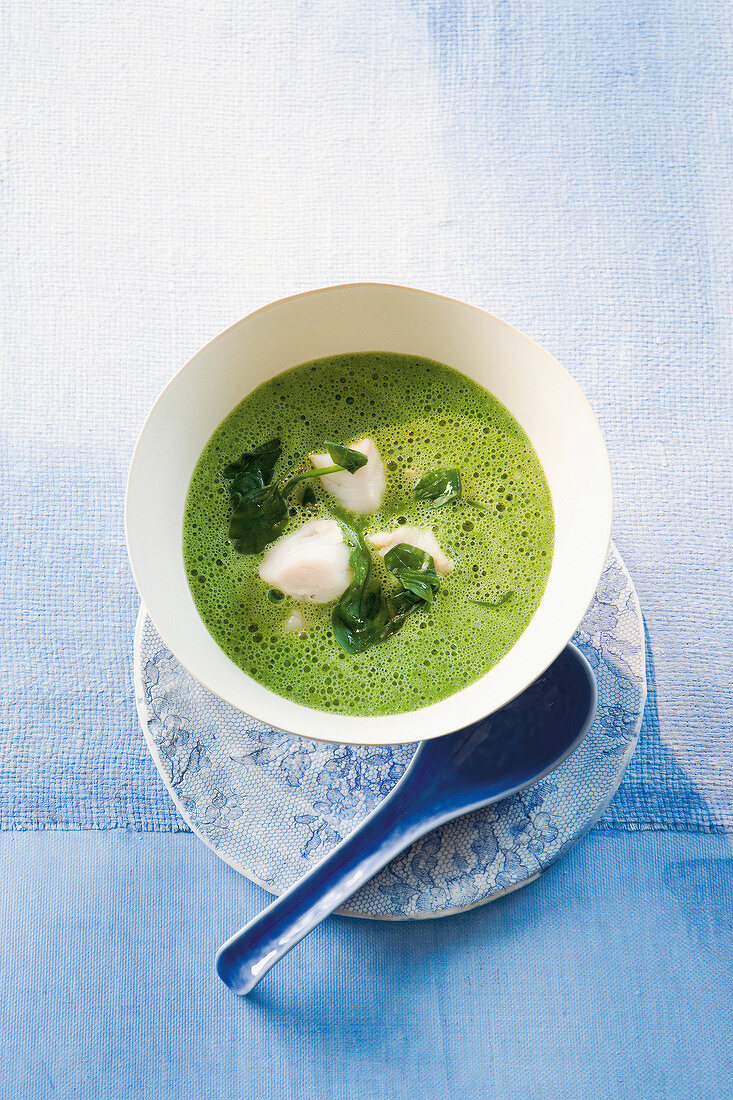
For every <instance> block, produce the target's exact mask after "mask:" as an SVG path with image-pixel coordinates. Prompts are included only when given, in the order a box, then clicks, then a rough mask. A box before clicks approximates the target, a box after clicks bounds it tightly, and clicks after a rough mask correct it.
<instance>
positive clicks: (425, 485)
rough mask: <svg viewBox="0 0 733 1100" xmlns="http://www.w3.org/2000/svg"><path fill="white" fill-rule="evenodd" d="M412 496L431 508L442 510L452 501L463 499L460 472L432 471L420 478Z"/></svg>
mask: <svg viewBox="0 0 733 1100" xmlns="http://www.w3.org/2000/svg"><path fill="white" fill-rule="evenodd" d="M412 495H413V496H414V498H415V500H422V501H424V502H425V504H427V505H429V507H431V508H442V507H443V505H444V504H448V503H449V502H450V501H451V500H460V499H461V475H460V473H459V471H458V470H430V471H429V472H428V473H427V474H424V475H423V476H422V477H421V478H420V480H419V481H418V483H417V485H416V486H415V488H414V489H413V490H412Z"/></svg>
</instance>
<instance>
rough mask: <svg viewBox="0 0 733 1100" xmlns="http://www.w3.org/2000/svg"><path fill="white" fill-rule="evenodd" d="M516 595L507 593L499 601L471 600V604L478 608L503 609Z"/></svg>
mask: <svg viewBox="0 0 733 1100" xmlns="http://www.w3.org/2000/svg"><path fill="white" fill-rule="evenodd" d="M513 595H514V592H505V593H504V595H503V596H499V599H498V600H472V599H470V598H469V601H468V602H469V603H475V604H476V606H477V607H502V606H503V605H504V604H505V603H508V602H509V600H510V599H511V598H512V596H513Z"/></svg>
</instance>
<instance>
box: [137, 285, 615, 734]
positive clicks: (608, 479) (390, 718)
mask: <svg viewBox="0 0 733 1100" xmlns="http://www.w3.org/2000/svg"><path fill="white" fill-rule="evenodd" d="M368 289H386V290H397V291H401V292H403V293H407V294H413V295H416V296H419V297H422V298H433V299H437V300H439V301H444V302H447V303H451V304H454V305H457V306H460V307H461V308H462V309H467V310H469V311H471V312H474V313H477V314H480V315H482V316H484V317H488V318H489V319H490V320H491V321H492V322H493V323H495V324H497V325H499V326H500V327H502V328H504V329H505V330H507V331H508V332H509V333H511V334H513V335H514V336H516V337H519V339H520V340H522V341H525V342H527V343H528V344H530V345H532V346H533V347H534V348H536V349H537V350H538V351H539V352H540V353H541V354H542V355H543V356H545V357H546V358H547V360H548V361H549V362H551V363H552V364H554V366H555V367H556V368H557V369H559V370H560V371H561V372H562V374H563V375H564V376H565V380H566V384H568V385H569V386H570V389H571V390H574V391H575V394H576V397H578V398H580V401H581V403H582V404H583V405H584V406H585V410H586V413H587V416H588V424H589V425H590V426H591V427H592V429H593V434H594V436H595V439H596V443H597V444H599V445H600V447H599V453H600V454H602V455H603V458H604V460H605V461H604V463H603V474H604V481H605V485H604V489H605V497H606V504H607V506H606V509H605V518H604V521H603V530H604V554H603V555H599V560H598V564H597V568H596V570H594V577H595V580H594V583H593V590H592V591H591V592H590V594H589V595H588V599H587V601H586V602H585V603H584V606H583V608H582V610H581V612H580V614H579V615H578V617H577V618H578V621H577V623H576V624H575V626H574V627H573V629H572V630H571V631H570V632H569V633H568V634H567V637H565V633H567V632H566V631H564V632H563V635H562V636H563V637H564V641H563V643H562V645H560V646H559V647H557V643H555V644H554V645H553V646H552V647H551V649H552V651H550V649H548V655H547V660H546V661H545V662H544V663H543V664H542V666H541V667H537V668H536V670H535V669H533V673H534V675H533V676H532V679H531V680H527V681H526V682H524V683H522V684H521V685H520V686H519V687H517V688H516V690H512V691H510V692H506V693H504V695H502V698H501V702H499V703H498V704H497V705H495V706H494V705H493V704H492V705H491V706H490V708H489V709H488V710H487V711H486V712H482V713H481V714H478V713H477V714H476V715H475V716H474V717H472V718H471V719H470V720H469V722H468V723H466V722H465V721H462V720H460V719H458V718H456V720H455V721H454V722H453V721H448V722H446V723H445V724H442V725H441V728H440V729H427V730H426V729H423V730H421V733H420V736H419V737H418V738H414V737H409V736H400V738H399V739H395V738H387V737H383V738H380V739H377V740H374V739H372V738H369V737H365V736H363V735H361V734H360V735H358V736H351V737H339V738H334V737H333V736H330V737H329V736H325V735H323V734H320V733H319V731H318V730H317V729H314V728H310V727H309V728H308V729H307V730H303V729H294V728H292V726H293V725H295V724H296V723H295V722H293V723H287V724H283V723H282V722H280V721H278V723H277V724H275V723H273V722H272V720H271V718H270V717H268V715H267V714H266V713H263V712H262V708H261V707H259V706H257V705H255V706H254V707H253V708H252V709H250V708H249V707H248V708H247V709H246V710H244V708H243V707H241V706H240V705H239V704H237V703H235V702H233V701H232V699H231V698H229V697H228V696H227V695H224V694H222V692H221V691H218V690H217V689H216V687H214V686H212V684H210V683H209V682H207V678H206V677H205V676H202V675H201V674H200V672H199V671H197V670H196V669H195V668H192V667H191V665H190V663H188V662H186V661H184V660H182V659H181V658H180V657H179V656H178V654H177V653H176V652H175V649H174V647H173V646H172V645H171V644H170V642H169V641H168V639H167V638H166V636H165V635H166V633H167V632H166V631H165V630H162V629H161V627H160V624H159V622H158V621H157V619H156V616H155V614H154V613H153V612H152V611H151V609H150V608H149V607H148V606H147V604H146V603H145V598H144V595H143V585H142V584H141V580H140V575H139V570H138V568H137V567H136V563H135V556H134V552H133V547H132V536H131V523H130V511H131V496H132V494H133V488H134V480H135V472H136V467H137V461H138V459H139V453H140V450H141V445H142V443H143V439H144V437H145V436H146V435H147V431H148V427H149V424H150V421H151V419H152V418H153V416H154V414H155V412H156V410H157V408H158V406H159V405H160V404H161V403H162V402H163V401H165V399H166V397H167V394H168V392H169V390H171V389H172V388H173V387H174V386H175V385H176V384H177V383H178V382H179V379H180V378H181V376H182V375H183V374H185V373H186V372H188V370H189V369H190V368H191V366H192V364H193V363H194V361H195V360H196V359H198V357H199V356H200V355H201V354H202V353H203V352H204V351H206V350H208V349H210V348H212V347H213V346H214V345H215V344H217V343H218V342H219V341H222V340H224V339H225V338H226V337H227V336H228V335H229V334H230V333H231V332H233V330H235V329H237V328H238V327H239V326H240V325H243V324H245V323H247V322H249V321H251V320H252V319H253V318H255V317H259V316H261V315H263V314H265V313H268V312H270V311H272V310H275V309H277V308H280V307H282V306H285V305H287V304H289V303H292V302H296V301H299V300H303V299H306V298H312V297H315V296H319V295H324V294H329V293H333V292H334V291H346V290H368ZM374 350H378V349H374ZM305 361H306V360H304V362H305ZM452 369H454V370H457V371H458V373H459V374H462V373H463V372H462V371H460V370H459V368H457V367H453V368H452ZM479 384H480V383H479ZM484 388H486V387H484ZM489 392H490V391H489ZM520 426H521V423H520ZM613 506H614V498H613V481H612V476H611V463H610V458H609V455H608V450H607V447H606V443H605V439H604V436H603V432H602V431H601V427H600V424H599V423H598V419H597V417H596V414H595V412H594V410H593V408H592V406H591V405H590V403H589V401H588V399H587V398H586V396H585V394H584V393H583V391H582V389H581V388H580V386H579V385H578V383H577V382H576V381H575V379H574V378H573V376H572V375H571V374H570V372H569V371H568V370H567V368H566V367H564V366H563V364H562V363H560V361H559V360H558V359H556V358H555V356H554V355H553V354H552V353H551V352H549V351H548V350H547V349H546V348H545V347H543V346H542V345H541V344H540V343H538V341H536V340H534V339H533V338H532V337H531V336H527V334H526V333H524V332H522V330H521V329H519V328H517V327H516V326H515V325H512V324H510V323H509V322H508V321H505V320H504V319H503V318H502V317H498V316H497V315H496V314H494V313H491V311H490V310H487V309H484V308H483V307H481V306H477V305H474V304H473V303H470V302H465V301H463V300H462V299H460V298H455V297H453V296H451V295H448V294H442V293H439V292H436V291H431V290H422V289H420V288H419V287H414V286H408V285H406V284H402V283H393V282H383V281H379V280H357V281H354V282H348V283H333V284H329V285H328V286H321V287H315V288H313V289H311V290H304V291H299V292H298V293H296V294H289V295H286V296H285V297H282V298H277V299H274V300H273V301H270V302H267V303H266V304H265V305H263V306H259V307H258V308H257V309H255V310H252V311H251V312H250V313H247V314H245V316H244V317H241V318H239V319H238V320H237V321H234V322H233V323H232V324H231V325H228V326H227V327H226V328H225V329H222V331H221V332H219V333H217V334H216V335H215V336H214V337H212V339H211V340H208V341H207V342H206V343H205V344H203V345H202V346H201V347H200V348H198V349H197V350H196V351H195V352H194V353H193V355H192V356H191V357H190V358H189V359H188V360H187V361H186V362H185V363H184V364H183V365H182V366H181V367H179V368H178V370H177V371H176V372H175V373H174V374H173V375H172V377H171V378H170V379H169V380H168V382H167V383H166V384H165V386H164V387H163V389H162V390H161V391H160V392H159V394H158V396H157V397H156V399H155V401H154V402H153V404H152V406H151V407H150V409H149V410H148V413H147V415H146V417H145V419H144V421H143V424H142V427H141V428H140V431H139V433H138V436H137V439H136V442H135V446H134V448H133V452H132V457H131V460H130V466H129V471H128V477H127V483H126V488H125V500H124V528H125V542H126V547H127V553H128V559H129V562H130V568H131V572H132V575H133V579H134V581H135V585H136V587H137V590H138V594H139V596H140V600H141V604H142V605H143V606H145V609H146V613H147V614H148V615H149V617H150V619H151V621H152V622H153V625H154V626H155V629H156V630H157V631H158V633H159V634H160V636H161V639H162V640H163V642H164V644H165V645H166V646H167V647H168V648H169V649H170V650H171V652H172V653H173V655H174V656H175V658H176V660H178V661H179V662H180V663H181V665H183V667H184V668H186V669H187V670H188V671H189V672H190V673H191V675H192V676H193V677H194V678H195V679H196V680H197V681H198V682H199V683H201V684H202V685H203V686H204V687H205V688H206V689H207V690H208V691H211V692H212V694H214V695H216V696H217V697H218V698H219V699H221V700H222V702H224V703H226V704H228V705H229V706H232V707H234V708H235V709H236V710H238V711H240V712H241V713H244V714H247V715H248V716H249V717H251V718H254V719H256V720H257V721H259V722H262V723H263V724H265V725H268V726H271V727H272V728H276V729H279V730H282V731H283V732H284V733H288V734H292V735H293V736H298V737H303V738H306V739H308V740H314V741H323V742H325V743H330V744H347V745H388V744H406V743H410V742H411V741H417V740H422V739H424V738H432V737H440V736H444V735H447V734H449V733H453V732H455V731H456V730H458V729H461V728H462V727H463V726H466V725H467V724H468V725H470V724H472V722H475V721H479V720H480V719H481V718H482V717H485V716H486V714H489V713H493V712H495V711H496V710H498V709H500V707H502V706H506V705H507V704H508V703H510V702H511V701H512V700H513V699H515V698H516V697H517V696H518V695H520V694H521V693H522V691H524V690H525V689H526V688H527V687H528V686H529V684H530V683H532V682H533V680H534V679H537V678H538V677H539V676H541V675H542V674H543V673H544V672H545V671H546V669H547V668H549V666H550V665H551V664H552V662H553V661H554V660H555V659H556V658H557V657H558V655H559V654H560V653H561V651H562V650H563V649H564V648H565V646H566V645H567V644H568V643H569V642H570V640H571V639H572V637H573V635H574V633H575V631H576V630H577V627H578V625H579V623H580V622H581V620H582V617H583V615H584V614H585V611H586V610H587V608H588V606H589V605H590V602H591V601H592V599H593V594H594V592H595V590H596V588H597V586H598V582H599V580H600V578H601V575H602V572H603V567H604V562H605V555H606V553H607V550H608V546H609V545H610V541H611V525H612V520H613ZM596 573H597V575H596ZM543 598H544V596H543ZM541 604H542V600H540V604H538V607H537V608H536V609H535V612H534V614H533V616H532V619H533V618H534V616H535V615H536V614H537V611H538V610H539V608H540V607H541ZM199 618H200V616H199ZM532 619H530V623H531V622H532ZM201 621H202V622H203V620H201ZM203 625H204V627H206V624H205V623H204V624H203ZM529 625H530V624H528V627H529ZM525 632H526V631H523V633H522V634H521V635H520V636H519V638H518V639H517V642H518V641H519V640H520V638H521V637H522V636H523V634H524V633H525ZM514 644H515V645H516V642H515V643H514ZM513 648H514V646H512V647H511V648H510V649H509V650H508V651H507V653H506V654H504V656H503V657H502V658H500V660H499V661H498V662H497V664H496V665H494V666H492V668H491V669H489V670H488V672H486V673H485V674H484V676H482V677H479V678H478V680H475V681H473V683H472V684H470V685H467V687H466V688H462V689H460V690H461V691H465V690H469V689H470V688H472V687H475V686H476V685H477V684H480V683H481V682H482V680H483V679H484V678H485V677H487V676H490V675H491V674H492V673H494V672H495V671H496V669H497V668H499V666H500V665H501V663H502V661H503V660H504V658H505V657H507V656H508V654H509V653H511V652H512V650H513ZM221 653H222V655H223V656H224V658H225V659H226V660H229V661H231V658H229V657H228V656H227V654H226V653H224V651H223V650H221ZM231 663H232V665H233V666H234V667H235V668H237V669H238V671H239V672H240V673H241V675H242V676H243V677H244V678H245V680H247V681H250V682H251V683H253V684H257V686H258V687H260V688H262V687H264V685H261V684H259V683H258V681H256V680H255V679H254V678H253V677H251V676H249V674H248V673H246V672H245V671H244V669H241V668H239V666H238V665H236V664H235V663H234V662H233V661H232V662H231ZM266 690H268V691H270V693H271V694H272V695H273V696H274V698H276V699H278V700H280V701H281V702H282V701H283V700H285V701H286V702H287V703H288V704H289V706H290V707H292V708H295V710H298V711H300V712H305V713H307V714H309V715H312V716H313V718H314V719H315V720H316V721H317V720H318V719H320V720H325V721H326V722H328V721H329V720H331V721H332V720H333V719H339V720H341V721H342V722H343V723H344V724H345V725H349V724H356V726H359V725H361V726H365V725H366V726H368V727H374V730H373V732H376V728H378V727H382V728H384V729H385V730H386V728H387V726H388V725H389V723H390V722H398V723H400V722H405V721H407V720H409V719H410V718H414V719H418V720H419V716H421V715H425V713H426V711H428V710H429V709H430V708H431V707H436V706H440V705H441V704H445V703H448V702H449V701H450V700H451V699H452V698H455V697H456V695H458V694H460V692H454V693H452V694H451V695H448V696H446V697H445V699H441V700H438V701H437V702H436V703H432V704H429V705H428V706H426V707H421V708H419V709H417V710H408V711H400V712H398V713H396V714H392V715H389V714H388V715H375V716H365V715H349V714H341V713H334V712H331V711H323V710H318V709H316V708H314V707H308V706H306V705H305V704H302V703H296V702H295V701H294V700H291V699H288V698H287V696H281V695H278V694H277V693H276V692H272V689H266ZM258 711H259V713H257V712H258Z"/></svg>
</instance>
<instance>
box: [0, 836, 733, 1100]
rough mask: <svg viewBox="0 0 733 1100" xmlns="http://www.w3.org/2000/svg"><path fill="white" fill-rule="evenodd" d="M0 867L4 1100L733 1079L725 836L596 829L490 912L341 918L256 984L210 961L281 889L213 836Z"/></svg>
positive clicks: (235, 1098) (713, 1087)
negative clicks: (233, 987)
mask: <svg viewBox="0 0 733 1100" xmlns="http://www.w3.org/2000/svg"><path fill="white" fill-rule="evenodd" d="M0 863H1V864H2V867H3V876H2V879H0V910H1V911H2V913H3V936H2V938H1V939H0V967H2V974H3V978H4V979H7V978H8V977H10V976H12V978H13V981H12V984H11V985H10V986H8V984H7V980H6V981H5V984H4V995H3V997H2V1000H0V1034H2V1036H3V1057H2V1058H1V1059H0V1096H2V1097H3V1100H5V1098H6V1097H7V1100H59V1098H61V1100H446V1098H447V1097H460V1100H728V1098H729V1097H730V1096H731V1095H732V1094H733V1031H732V1030H731V1029H730V1028H729V1027H727V1026H726V1011H727V1009H729V1008H730V1002H731V996H730V987H731V979H732V978H733V972H732V971H733V968H732V966H731V959H732V957H733V956H732V955H731V950H730V946H731V934H730V910H731V905H733V858H732V857H731V852H730V844H729V838H728V837H724V836H710V835H702V834H697V835H694V836H691V835H685V834H670V833H660V832H656V833H643V834H639V833H628V832H627V833H623V834H619V833H615V834H613V835H611V834H608V833H605V834H604V833H600V834H599V833H595V834H594V833H591V834H590V835H589V836H588V837H586V839H585V840H584V841H583V843H582V844H579V845H578V847H577V848H575V849H574V850H573V851H572V852H571V853H570V854H569V855H568V856H567V857H566V858H565V859H563V860H562V861H561V862H560V863H559V864H558V865H557V866H556V867H554V868H553V869H552V870H551V871H549V872H548V873H547V874H546V875H543V876H542V878H541V879H540V881H539V882H536V883H533V884H532V885H530V886H527V887H525V888H524V889H523V890H519V891H517V893H515V894H510V895H508V896H507V897H504V898H501V899H500V900H499V901H495V902H493V903H492V904H491V905H488V906H486V907H483V908H481V909H474V910H473V911H472V912H470V913H463V914H461V915H460V916H457V917H450V918H447V919H445V920H437V921H409V922H407V923H399V922H398V923H397V924H394V923H386V922H384V921H358V920H350V919H348V918H346V917H336V918H334V919H332V920H330V921H328V923H327V924H323V925H321V926H320V927H319V928H317V929H315V931H314V932H313V933H312V935H310V936H308V937H307V939H305V940H303V941H302V943H300V944H299V945H298V947H297V948H296V949H295V951H293V952H292V953H291V954H290V955H287V956H286V957H285V958H284V959H283V961H282V962H281V963H280V964H279V965H278V966H276V967H275V968H274V969H273V970H272V971H271V973H270V974H268V976H267V979H266V983H263V984H262V985H261V986H260V987H259V988H258V989H257V991H256V992H255V993H254V994H253V995H252V996H250V997H247V998H246V999H242V998H237V997H233V996H231V994H230V993H229V991H228V990H227V989H225V988H224V986H223V985H222V984H221V982H219V981H218V979H216V978H215V977H214V974H213V965H212V962H213V956H214V952H215V951H216V948H217V947H218V946H219V944H220V943H221V942H222V940H223V939H224V938H225V937H226V936H227V935H229V933H230V932H231V930H232V929H233V928H235V927H236V926H237V922H238V921H239V920H241V918H242V916H243V915H245V914H247V915H252V914H254V913H255V912H256V911H257V909H258V908H260V907H261V906H262V904H263V902H264V899H265V895H264V892H263V891H262V890H260V888H259V887H257V886H255V885H254V884H253V883H251V882H247V880H246V879H243V878H242V876H241V875H239V874H237V872H236V871H233V870H232V869H231V867H226V866H225V865H224V864H223V863H222V862H221V861H220V860H219V859H217V857H216V856H215V855H214V854H213V852H210V851H208V850H207V849H206V848H205V847H204V846H203V844H200V843H199V842H198V841H197V840H195V839H194V838H193V837H191V836H171V835H170V834H168V835H161V834H158V835H157V836H153V835H150V834H148V835H147V836H131V835H130V834H129V833H124V832H121V831H120V832H116V833H99V832H87V833H81V834H80V833H76V834H71V833H66V834H63V835H61V834H58V833H48V832H47V833H45V834H38V833H22V834H21V833H14V834H13V833H2V834H0ZM639 867H644V868H645V873H644V874H643V875H642V876H640V875H639V874H638V869H639ZM59 869H60V870H61V882H62V889H59ZM70 930H71V933H70Z"/></svg>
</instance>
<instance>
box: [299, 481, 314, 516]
mask: <svg viewBox="0 0 733 1100" xmlns="http://www.w3.org/2000/svg"><path fill="white" fill-rule="evenodd" d="M300 503H301V505H302V506H303V508H307V509H308V511H309V512H310V511H312V510H313V509H314V508H315V506H316V494H315V493H314V492H313V487H312V486H311V485H306V487H305V489H304V490H303V495H302V497H301V498H300Z"/></svg>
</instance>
